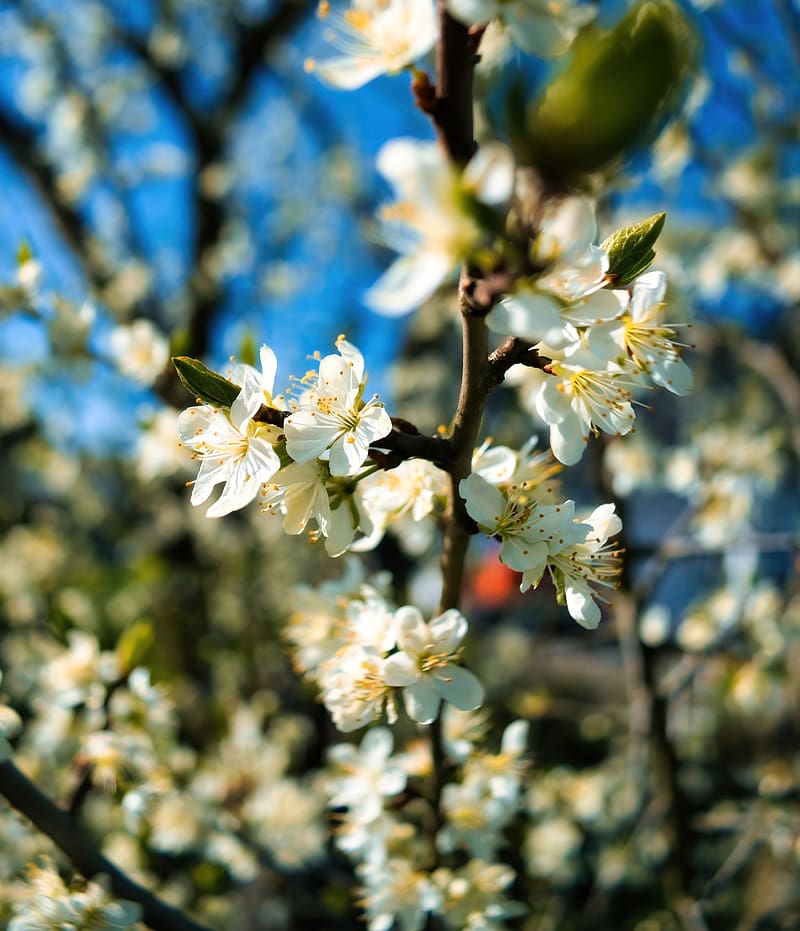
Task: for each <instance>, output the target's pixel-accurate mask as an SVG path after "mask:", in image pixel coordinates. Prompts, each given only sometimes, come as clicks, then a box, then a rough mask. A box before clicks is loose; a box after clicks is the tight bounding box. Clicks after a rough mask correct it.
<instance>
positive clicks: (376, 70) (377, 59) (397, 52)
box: [306, 0, 438, 90]
mask: <svg viewBox="0 0 800 931" xmlns="http://www.w3.org/2000/svg"><path fill="white" fill-rule="evenodd" d="M319 15H320V16H321V17H322V18H323V19H326V20H327V21H328V22H329V23H331V25H332V27H333V28H331V29H329V30H328V32H327V36H328V38H329V39H330V41H331V42H332V43H333V44H334V45H336V46H338V47H339V48H340V49H341V51H342V52H343V53H344V54H343V55H339V56H336V57H334V58H329V59H327V60H325V61H316V60H315V59H308V60H307V61H306V70H308V71H312V72H313V73H315V74H318V75H319V76H320V77H321V78H322V79H323V80H324V81H325V82H327V83H328V84H332V85H333V86H334V87H339V88H342V89H344V90H354V89H355V88H358V87H361V86H362V85H364V84H366V83H368V82H369V81H372V80H373V79H374V78H377V77H379V76H380V75H382V74H386V73H387V72H388V73H392V72H396V71H400V70H401V69H402V68H405V67H407V66H409V65H411V64H412V63H413V62H414V61H417V60H418V59H419V58H422V57H423V56H424V55H425V54H427V52H429V51H430V49H431V47H432V46H433V44H434V42H435V41H436V38H437V35H438V27H437V21H436V9H435V5H434V3H433V0H353V3H352V5H351V6H350V7H349V9H347V10H345V11H344V13H343V14H341V15H336V14H333V15H332V14H331V12H330V3H329V2H328V0H322V3H320V6H319Z"/></svg>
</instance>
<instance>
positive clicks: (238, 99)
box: [116, 0, 312, 398]
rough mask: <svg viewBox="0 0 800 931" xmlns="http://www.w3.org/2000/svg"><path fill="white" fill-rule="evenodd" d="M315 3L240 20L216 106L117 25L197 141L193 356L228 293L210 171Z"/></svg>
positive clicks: (162, 385)
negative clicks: (251, 96)
mask: <svg viewBox="0 0 800 931" xmlns="http://www.w3.org/2000/svg"><path fill="white" fill-rule="evenodd" d="M311 8H312V4H311V3H308V2H306V0H296V2H291V3H280V4H277V5H276V6H275V7H274V8H273V9H271V10H270V12H269V13H267V14H266V15H265V16H264V17H263V18H262V19H260V20H258V21H257V22H256V23H253V24H239V25H238V27H237V42H236V48H235V50H234V51H233V53H232V55H231V58H232V60H233V61H234V62H235V70H234V74H233V78H232V80H231V81H230V84H229V85H228V88H227V90H226V92H225V94H224V95H223V97H222V99H221V100H220V102H219V103H218V104H217V105H216V106H212V107H207V106H200V105H196V104H195V103H194V102H193V101H192V99H191V96H190V95H189V94H188V93H187V91H186V87H185V83H184V79H183V76H182V73H181V66H180V65H176V66H172V65H170V64H169V63H166V62H163V61H160V60H159V59H157V58H156V57H155V55H154V54H153V52H152V49H151V47H150V45H149V44H148V43H147V42H146V41H143V40H142V39H140V38H139V37H138V36H137V35H135V34H133V33H131V32H130V31H129V30H126V29H124V28H123V27H122V26H121V25H119V24H117V26H116V33H117V35H118V37H119V38H120V39H121V40H122V41H123V42H124V44H125V45H126V46H127V48H128V49H129V50H131V51H132V52H134V53H135V54H136V56H137V57H138V58H139V59H140V60H141V61H143V62H144V63H145V64H146V65H147V66H148V67H149V68H150V70H151V71H152V72H153V73H154V74H155V76H156V78H157V80H158V82H159V86H161V87H162V88H163V90H164V91H165V92H166V93H167V95H168V96H169V98H170V100H171V101H172V103H173V105H174V106H175V108H176V110H177V111H178V113H179V115H180V116H181V118H182V119H183V120H184V122H185V124H186V126H187V128H188V129H189V132H190V134H191V136H192V138H193V141H194V147H195V156H196V165H195V170H194V173H193V178H194V192H193V197H194V202H195V215H196V227H195V235H194V243H193V247H192V251H193V274H192V278H191V281H190V289H191V293H192V296H193V301H192V306H191V309H190V312H189V319H188V320H187V321H186V331H187V334H188V340H187V342H186V343H185V344H184V346H183V347H182V349H183V351H184V352H185V353H186V354H187V355H191V356H198V357H202V356H205V355H206V353H207V351H208V345H209V339H210V330H211V324H212V321H213V318H214V314H215V311H216V310H217V308H218V306H219V302H220V300H221V297H222V293H221V288H220V286H219V283H218V282H217V281H215V280H214V278H213V277H212V276H211V275H210V274H209V273H208V272H207V271H206V270H205V269H204V264H205V263H206V261H207V258H208V256H209V254H210V251H211V250H212V249H213V247H214V246H215V245H216V244H217V243H218V242H219V240H220V236H221V233H222V229H223V225H224V221H225V210H224V206H223V203H222V200H221V198H220V197H219V196H217V195H216V194H214V193H210V192H208V191H207V190H206V189H204V186H203V182H204V173H205V172H206V170H207V169H208V168H210V167H212V166H214V165H216V164H219V163H221V162H222V161H223V159H224V156H225V148H226V144H227V141H228V131H229V129H230V126H231V124H232V122H233V121H234V119H235V118H236V116H237V114H238V113H239V110H240V108H241V106H242V104H243V103H244V101H245V99H246V97H247V95H248V93H249V92H250V91H251V89H252V83H253V78H254V76H255V75H256V73H257V71H258V69H259V68H260V67H263V66H264V65H265V64H266V61H267V56H268V53H269V51H270V50H271V49H272V48H273V47H274V46H275V45H276V44H277V43H278V42H279V41H282V40H284V39H285V38H286V35H287V34H288V33H289V32H290V30H291V29H293V28H294V27H295V26H296V25H297V24H298V23H299V22H300V21H301V20H302V19H303V18H304V17H305V16H306V14H307V13H308V11H309V10H310V9H311ZM176 388H177V380H176V377H175V373H174V370H173V368H172V366H171V365H168V366H167V368H166V369H165V371H164V373H163V375H162V376H161V378H160V379H159V382H158V384H157V390H158V391H159V393H161V394H162V395H163V396H167V397H170V398H174V397H175V391H176Z"/></svg>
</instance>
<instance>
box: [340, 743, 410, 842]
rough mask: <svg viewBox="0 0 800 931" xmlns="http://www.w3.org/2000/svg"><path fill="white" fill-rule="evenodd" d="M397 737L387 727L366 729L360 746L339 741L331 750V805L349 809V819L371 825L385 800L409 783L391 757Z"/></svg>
mask: <svg viewBox="0 0 800 931" xmlns="http://www.w3.org/2000/svg"><path fill="white" fill-rule="evenodd" d="M393 743H394V738H393V737H392V732H391V731H390V730H388V728H385V727H373V728H371V729H370V730H368V731H367V733H366V734H365V735H364V737H363V738H362V740H361V745H360V746H359V747H354V746H353V745H352V744H336V745H335V746H334V747H331V748H330V750H329V751H328V767H329V769H332V770H333V772H334V775H332V776H330V777H329V778H328V780H327V783H326V784H327V788H328V791H329V792H330V800H329V801H328V805H329V806H330V807H331V808H347V809H349V813H348V820H349V821H355V822H360V823H363V824H368V823H369V822H371V821H374V820H375V819H376V818H378V817H379V816H380V815H381V813H382V812H383V804H384V799H386V798H391V797H392V796H393V795H399V794H400V792H402V791H403V789H405V786H406V772H405V770H404V768H403V766H402V765H401V763H400V762H399V761H398V760H397V759H394V760H392V759H391V755H392V747H393Z"/></svg>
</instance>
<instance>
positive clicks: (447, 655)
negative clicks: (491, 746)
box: [383, 605, 483, 724]
mask: <svg viewBox="0 0 800 931" xmlns="http://www.w3.org/2000/svg"><path fill="white" fill-rule="evenodd" d="M396 617H397V624H398V629H397V643H398V646H399V647H400V649H399V650H398V651H397V652H396V653H393V654H392V655H391V656H390V657H388V659H387V660H386V664H385V667H384V672H383V675H384V680H385V681H386V682H387V684H389V685H392V686H398V687H401V688H402V689H403V701H404V703H405V708H406V711H407V713H408V716H409V717H410V718H412V720H414V721H417V722H419V723H420V724H430V723H431V722H432V721H435V720H436V717H437V716H438V714H439V705H440V703H441V701H442V700H444V701H446V702H449V703H450V704H452V705H455V706H456V708H461V709H462V711H472V710H474V709H475V708H478V707H479V706H480V705H481V703H482V702H483V686H482V685H481V684H480V682H479V681H478V680H477V678H476V677H475V676H474V675H473V674H472V673H471V672H470V671H469V670H468V669H464V667H463V666H460V665H458V663H460V660H461V649H460V645H461V641H462V640H463V639H464V636H465V635H466V633H467V619H466V618H465V617H464V616H463V614H461V613H460V612H459V611H456V610H453V609H451V610H449V611H445V612H444V614H442V615H440V616H439V617H436V618H434V619H433V620H432V621H431V622H430V623H427V624H426V623H425V621H424V620H423V618H422V614H421V613H420V612H419V610H418V609H417V608H415V607H413V606H411V605H407V606H406V607H403V608H399V609H398V611H397V614H396Z"/></svg>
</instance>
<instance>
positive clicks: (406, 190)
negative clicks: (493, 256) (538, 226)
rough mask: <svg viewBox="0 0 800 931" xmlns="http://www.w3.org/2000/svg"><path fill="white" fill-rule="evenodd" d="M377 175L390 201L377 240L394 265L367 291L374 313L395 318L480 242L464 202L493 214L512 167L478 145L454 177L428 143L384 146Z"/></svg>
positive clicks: (508, 158)
mask: <svg viewBox="0 0 800 931" xmlns="http://www.w3.org/2000/svg"><path fill="white" fill-rule="evenodd" d="M377 165H378V171H379V172H380V173H381V174H382V175H383V176H384V178H386V180H387V181H388V182H389V183H390V184H391V185H392V187H393V188H394V191H395V195H396V200H395V202H394V203H393V204H391V205H389V206H386V207H384V208H383V210H382V211H381V220H382V230H383V235H384V237H385V239H386V242H387V244H388V245H390V246H391V247H392V248H393V249H395V250H396V251H397V252H399V253H400V258H398V259H396V260H395V262H394V263H393V264H392V265H391V266H390V267H389V269H388V270H387V271H386V272H384V274H383V275H382V276H381V278H379V279H378V281H377V282H376V283H375V284H374V285H373V286H372V287H371V288H370V289H369V291H368V292H367V294H366V302H367V304H368V305H369V306H370V307H371V308H372V309H373V310H376V311H378V313H382V314H386V315H388V316H399V315H400V314H405V313H408V312H409V311H411V310H413V309H414V308H415V307H418V306H419V305H420V304H421V303H422V302H423V301H424V300H426V299H427V298H429V297H430V296H431V295H432V294H433V292H434V291H435V290H436V288H437V287H438V286H439V285H440V284H441V283H442V282H443V281H444V280H445V279H446V278H447V277H448V275H450V274H451V272H453V271H454V269H455V268H456V267H457V266H458V265H459V263H460V262H462V261H463V260H464V259H466V258H467V257H468V256H469V255H470V254H471V253H472V252H473V251H474V250H475V249H476V248H477V247H478V246H479V245H480V244H481V242H482V240H483V238H484V235H485V234H484V232H483V230H482V229H481V227H480V225H479V224H478V223H477V221H476V220H475V218H474V215H473V214H472V212H471V211H470V201H472V202H479V203H481V204H485V205H488V206H494V207H499V206H501V205H503V204H504V203H505V202H507V201H508V200H509V198H510V197H511V194H512V192H513V187H514V159H513V156H512V154H511V151H510V149H508V148H507V147H506V146H504V145H502V144H501V143H486V144H484V145H483V146H481V148H480V149H478V151H477V152H476V154H475V155H474V156H473V158H472V159H471V160H470V162H469V163H468V164H467V166H466V168H465V169H464V170H463V172H462V173H461V174H459V172H458V171H457V169H456V168H455V167H454V166H453V165H452V164H451V163H450V162H449V161H448V160H447V158H446V156H445V155H444V153H443V152H442V151H441V148H440V147H439V145H438V144H437V143H435V142H420V141H418V140H416V139H392V140H390V141H389V142H387V143H386V144H385V145H384V146H383V148H382V149H381V150H380V152H379V153H378V161H377Z"/></svg>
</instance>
